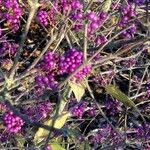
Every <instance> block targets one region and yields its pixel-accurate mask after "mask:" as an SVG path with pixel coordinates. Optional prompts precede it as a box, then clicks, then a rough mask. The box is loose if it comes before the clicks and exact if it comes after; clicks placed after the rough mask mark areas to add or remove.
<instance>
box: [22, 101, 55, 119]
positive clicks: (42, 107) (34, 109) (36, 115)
mask: <svg viewBox="0 0 150 150" xmlns="http://www.w3.org/2000/svg"><path fill="white" fill-rule="evenodd" d="M52 110H53V109H52V104H51V102H47V101H45V102H40V103H38V104H36V105H34V106H30V105H28V106H25V107H24V109H23V113H24V114H26V115H28V116H29V117H30V119H32V120H34V121H40V120H43V119H45V118H46V117H48V115H50V114H51V112H52Z"/></svg>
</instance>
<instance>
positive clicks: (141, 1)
mask: <svg viewBox="0 0 150 150" xmlns="http://www.w3.org/2000/svg"><path fill="white" fill-rule="evenodd" d="M128 1H129V3H135V4H137V5H143V4H144V3H145V2H146V0H128Z"/></svg>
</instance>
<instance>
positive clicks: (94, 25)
mask: <svg viewBox="0 0 150 150" xmlns="http://www.w3.org/2000/svg"><path fill="white" fill-rule="evenodd" d="M86 18H87V20H89V26H88V33H89V35H90V34H92V33H93V32H94V31H95V30H97V29H98V28H99V27H100V26H101V25H102V23H103V22H104V20H105V19H106V18H107V13H106V12H100V13H99V14H98V15H97V14H96V13H95V12H93V11H91V12H89V13H88V14H87V16H86Z"/></svg>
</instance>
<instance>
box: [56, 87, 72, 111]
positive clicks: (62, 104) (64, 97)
mask: <svg viewBox="0 0 150 150" xmlns="http://www.w3.org/2000/svg"><path fill="white" fill-rule="evenodd" d="M71 92H72V91H71V88H70V86H67V87H66V88H65V90H64V91H63V94H62V99H61V101H60V106H59V111H58V114H61V113H62V111H63V110H64V108H65V106H66V104H67V103H68V99H69V98H70V94H71Z"/></svg>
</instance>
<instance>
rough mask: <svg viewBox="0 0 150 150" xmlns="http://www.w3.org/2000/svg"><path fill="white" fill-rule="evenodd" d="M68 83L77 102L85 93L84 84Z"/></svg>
mask: <svg viewBox="0 0 150 150" xmlns="http://www.w3.org/2000/svg"><path fill="white" fill-rule="evenodd" d="M68 83H69V85H70V87H71V90H72V91H73V93H74V96H75V98H76V99H77V101H78V102H79V101H80V100H81V98H82V96H83V95H84V93H85V86H84V84H83V83H75V82H72V81H69V82H68Z"/></svg>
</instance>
